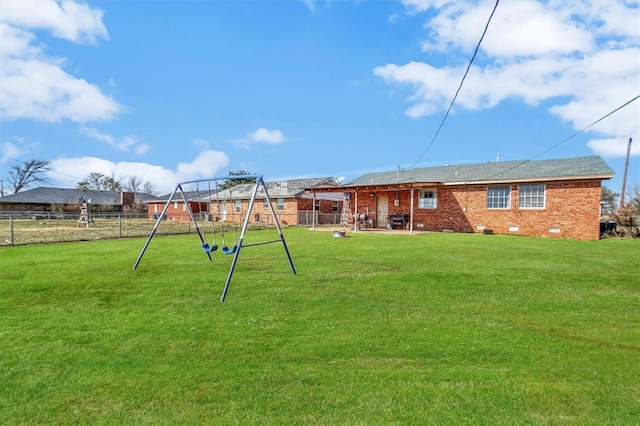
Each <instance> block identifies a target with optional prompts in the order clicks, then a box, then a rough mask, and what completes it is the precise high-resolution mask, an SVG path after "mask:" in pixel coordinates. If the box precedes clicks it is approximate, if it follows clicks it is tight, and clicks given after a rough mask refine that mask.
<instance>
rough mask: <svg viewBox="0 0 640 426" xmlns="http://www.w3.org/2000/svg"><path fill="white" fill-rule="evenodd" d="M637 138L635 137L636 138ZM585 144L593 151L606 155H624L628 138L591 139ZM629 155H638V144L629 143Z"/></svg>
mask: <svg viewBox="0 0 640 426" xmlns="http://www.w3.org/2000/svg"><path fill="white" fill-rule="evenodd" d="M636 140H637V139H636ZM587 145H589V147H590V148H591V149H593V150H594V151H595V152H597V153H598V154H600V155H602V156H606V157H625V156H626V155H627V149H628V147H629V139H628V138H627V139H623V138H609V139H592V140H590V141H589V142H587ZM630 155H631V156H634V155H640V144H638V143H635V142H632V143H631V153H630Z"/></svg>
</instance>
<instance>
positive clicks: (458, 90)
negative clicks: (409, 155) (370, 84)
mask: <svg viewBox="0 0 640 426" xmlns="http://www.w3.org/2000/svg"><path fill="white" fill-rule="evenodd" d="M498 3H500V0H496V4H495V5H494V6H493V10H492V11H491V15H489V19H488V20H487V24H486V25H485V26H484V31H482V36H480V40H478V44H477V45H476V48H475V50H474V51H473V55H472V56H471V60H470V61H469V65H467V69H466V71H465V72H464V75H463V76H462V80H460V85H459V86H458V89H457V90H456V93H455V95H454V96H453V99H451V103H450V104H449V108H447V112H446V113H445V114H444V117H443V118H442V121H441V122H440V125H439V126H438V130H436V133H435V134H434V135H433V138H432V139H431V142H430V143H429V145H428V146H427V149H425V150H424V152H423V153H422V155H420V157H418V159H417V160H416V161H415V162H414V163H413V164H412V165H411V166H409V167H408V168H409V169H412V168H413V167H415V165H416V164H418V163H419V162H420V160H422V158H423V157H424V156H425V155H426V154H427V152H429V149H431V146H432V145H433V143H434V142H435V141H436V138H437V137H438V134H440V130H442V126H444V122H445V121H447V117H449V113H450V112H451V109H452V108H453V104H454V103H455V101H456V99H457V98H458V94H459V93H460V89H462V85H463V84H464V80H465V79H466V78H467V74H469V70H470V69H471V64H473V60H474V59H475V58H476V55H477V54H478V50H479V49H480V45H481V44H482V40H483V39H484V36H485V34H486V33H487V29H489V23H490V22H491V18H493V14H494V13H495V12H496V9H497V8H498Z"/></svg>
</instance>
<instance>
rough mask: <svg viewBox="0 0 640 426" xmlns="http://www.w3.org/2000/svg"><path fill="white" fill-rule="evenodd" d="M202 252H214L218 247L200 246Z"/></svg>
mask: <svg viewBox="0 0 640 426" xmlns="http://www.w3.org/2000/svg"><path fill="white" fill-rule="evenodd" d="M202 250H204V251H206V252H207V253H211V252H214V251H216V250H218V246H217V245H215V244H214V245H212V246H209V244H207V243H204V244H203V245H202Z"/></svg>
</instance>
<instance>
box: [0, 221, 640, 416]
mask: <svg viewBox="0 0 640 426" xmlns="http://www.w3.org/2000/svg"><path fill="white" fill-rule="evenodd" d="M284 233H285V237H286V239H287V243H288V245H289V248H290V251H291V255H292V258H293V260H294V263H295V266H296V269H297V272H298V274H297V275H293V274H292V273H291V269H290V267H289V265H288V262H287V260H286V256H285V254H284V250H283V248H282V245H281V244H270V245H262V246H257V247H246V248H244V249H243V250H242V252H241V254H240V257H239V260H238V264H237V267H236V272H235V274H234V276H233V280H232V282H231V286H230V289H229V293H228V294H227V300H226V301H225V302H224V303H220V301H219V299H220V295H221V292H222V289H223V286H224V282H225V279H226V276H227V273H228V270H229V265H230V262H231V258H232V256H226V255H223V254H221V253H219V252H216V253H213V254H212V256H213V259H214V260H213V262H209V261H208V260H207V258H206V255H205V254H204V253H203V252H202V251H201V249H200V244H199V240H198V238H197V236H194V235H190V236H174V237H156V238H154V239H153V240H152V242H151V245H150V246H149V249H148V251H147V253H146V254H145V256H144V257H143V259H142V261H141V263H140V266H139V267H138V269H137V270H135V271H133V270H132V266H133V263H134V262H135V260H136V258H137V256H138V253H139V252H140V250H141V248H142V245H143V243H144V239H130V240H110V241H90V242H77V243H62V244H50V245H39V246H20V247H5V248H1V249H0V345H1V347H0V423H2V424H34V423H39V424H53V423H60V424H123V423H124V424H143V423H154V424H243V425H244V424H273V425H284V424H305V425H306V424H318V425H329V424H331V425H333V424H348V425H356V424H357V425H365V424H371V425H377V424H415V425H417V424H434V425H440V424H486V425H495V424H504V425H514V424H554V425H555V424H570V425H585V424H592V425H603V424H611V425H614V424H615V425H621V424H622V425H624V424H630V425H631V424H638V419H640V309H639V308H640V280H639V278H638V277H639V276H640V261H639V258H640V240H637V239H636V240H618V239H609V240H603V241H569V240H551V239H541V238H526V237H508V236H499V235H481V234H421V235H415V236H407V235H379V234H373V233H356V234H349V236H348V237H347V238H333V237H332V234H331V233H328V232H313V231H309V230H307V229H301V228H287V229H285V230H284ZM274 236H275V237H277V235H276V234H275V231H274V230H264V231H250V232H248V233H247V237H246V240H245V243H252V242H260V241H266V240H270V239H273V238H274ZM227 237H228V236H227ZM227 243H229V241H227Z"/></svg>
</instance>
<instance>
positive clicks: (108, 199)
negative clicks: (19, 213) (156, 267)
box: [0, 187, 156, 206]
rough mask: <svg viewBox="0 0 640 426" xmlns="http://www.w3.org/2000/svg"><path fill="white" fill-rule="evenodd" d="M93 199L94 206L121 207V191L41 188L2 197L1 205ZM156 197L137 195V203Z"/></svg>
mask: <svg viewBox="0 0 640 426" xmlns="http://www.w3.org/2000/svg"><path fill="white" fill-rule="evenodd" d="M82 197H84V198H85V199H91V204H94V205H109V206H119V205H122V203H121V202H120V191H93V190H82V189H69V188H47V187H40V188H34V189H28V190H26V191H22V192H18V193H17V194H11V195H6V196H4V197H0V203H13V204H76V203H78V202H79V200H80V198H82ZM155 198H156V197H154V196H153V195H149V194H145V193H136V194H135V201H136V202H138V203H142V202H145V201H149V200H153V199H155Z"/></svg>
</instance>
